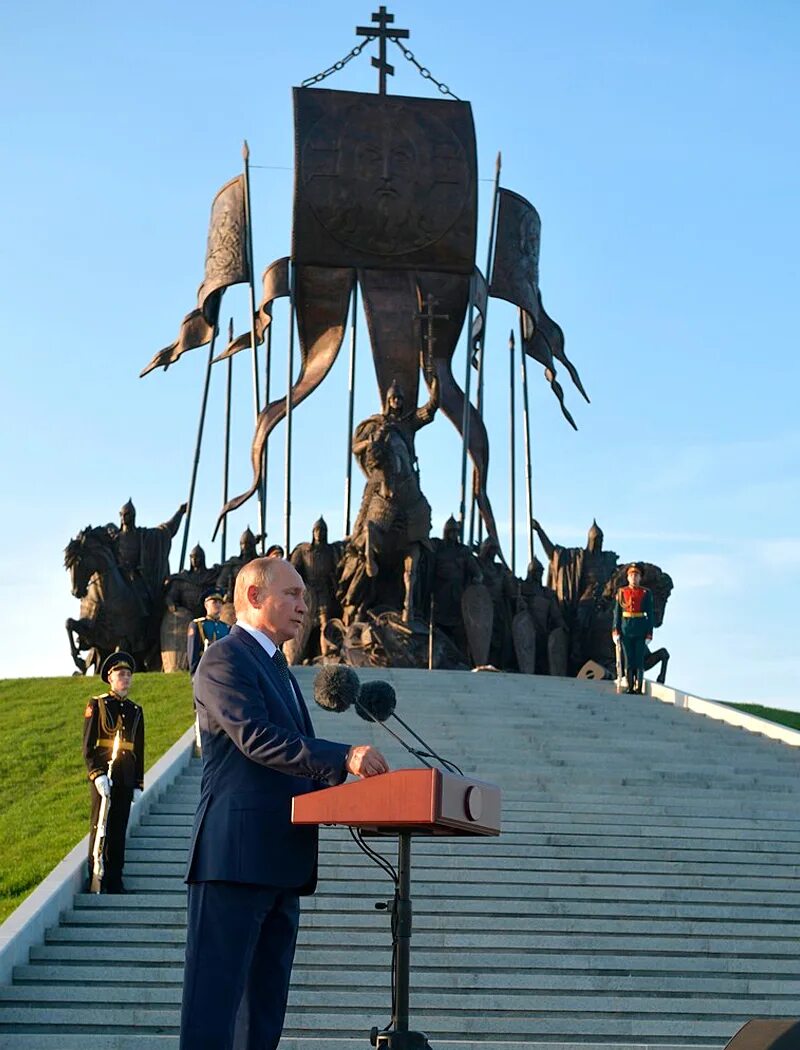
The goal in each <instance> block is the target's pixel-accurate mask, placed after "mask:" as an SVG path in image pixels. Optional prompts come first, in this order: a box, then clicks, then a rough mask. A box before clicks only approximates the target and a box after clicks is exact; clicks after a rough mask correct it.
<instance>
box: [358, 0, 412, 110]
mask: <svg viewBox="0 0 800 1050" xmlns="http://www.w3.org/2000/svg"><path fill="white" fill-rule="evenodd" d="M372 21H373V22H377V23H378V24H377V26H356V36H371V37H377V38H378V47H379V51H378V57H377V58H373V59H372V65H373V66H374V67H375V69H377V70H378V94H379V95H385V94H386V75H387V74H388V75H389V76H392V77H393V76H394V66H392V65H389V63H388V62H387V61H386V41H387V40H398V39H402V40H407V39H408V37H409V31H408V30H407V29H390V28H389V26H390V25H391V24H392V22H394V15H392V14H389V12H388V11H387V10H386V7H385V6H384V5H383V4H381V6H380V7H379V8H378V10H377V11H375V12H373V14H372Z"/></svg>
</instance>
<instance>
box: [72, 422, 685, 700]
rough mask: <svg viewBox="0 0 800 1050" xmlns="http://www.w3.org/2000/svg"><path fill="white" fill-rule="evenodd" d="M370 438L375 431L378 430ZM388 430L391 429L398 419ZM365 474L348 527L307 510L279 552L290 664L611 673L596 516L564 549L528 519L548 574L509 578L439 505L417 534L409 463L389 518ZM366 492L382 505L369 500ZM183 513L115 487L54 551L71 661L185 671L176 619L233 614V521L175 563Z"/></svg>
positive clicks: (378, 482) (662, 589)
mask: <svg viewBox="0 0 800 1050" xmlns="http://www.w3.org/2000/svg"><path fill="white" fill-rule="evenodd" d="M374 420H375V417H371V419H370V420H365V422H364V423H363V424H361V426H360V427H359V428H358V429H357V431H356V437H355V439H354V450H355V447H356V445H357V444H361V443H363V442H367V444H368V449H367V450H366V451H365V453H364V455H365V456H366V458H368V459H370V458H371V456H372V455H373V454H375V452H374V446H375V445H376V444H377V443H378V442H376V440H375V438H374V437H371V438H364V437H363V433H364V432H365V431H368V430H369V427H368V426H367V424H370V423H372V422H374ZM385 425H386V424H381V426H385ZM379 440H380V442H384V443H385V442H387V439H386V438H385V436H383V437H381V438H380V439H379ZM394 440H395V441H398V442H404V438H402V436H401V432H400V431H398V432H396V433H395V435H394ZM379 447H384V445H383V444H381V445H379ZM356 454H357V453H356ZM399 458H401V457H399ZM365 473H366V476H367V480H366V483H365V486H364V495H363V499H362V504H361V509H360V511H359V514H358V517H357V518H356V522H355V525H354V528H353V531H352V533H351V535H350V536H347V537H345V538H344V539H343V540H337V541H334V542H331V541H330V540H329V538H328V526H327V524H326V522H325V520H324V518H320V519H319V520H318V521H317V522H315V524H314V527H313V532H312V536H311V539H310V541H308V542H303V543H299V544H297V545H296V546H295V547H294V549H293V550H292V551H291V553H290V555H289V560H290V561H291V563H292V564H293V565H294V566H295V568H296V569H297V571H298V572H299V573H300V575H301V576H302V578H303V580H304V581H305V584H306V587H307V590H308V612H307V614H306V619H305V622H304V624H303V627H302V629H301V630H300V632H299V633H298V636H297V638H295V639H294V640H293V641H291V642H288V643H287V644H286V647H285V651H286V656H287V659H288V660H289V662H290V663H294V664H299V663H323V662H325V663H347V664H350V665H352V666H356V667H362V666H375V667H430V668H470V667H473V668H485V669H490V668H491V669H496V670H505V671H520V672H522V673H525V674H552V675H576V674H579V673H584V674H591V675H592V676H595V675H597V674H598V672H599V674H600V675H601V676H602V675H603V674H604V673H606V674H608V675H609V676H611V675H612V674H613V672H614V667H615V651H614V645H613V642H612V616H613V607H614V602H615V597H616V594H617V592H618V590H619V589H620V587H622V586H624V584H625V576H626V568H627V564H626V563H622V564H620V562H619V559H618V557H617V554H616V553H615V552H613V551H608V550H604V549H603V533H602V531H601V529H600V528H599V526H598V525H597V523H596V522H594V523H593V524H592V526H591V528H590V530H589V533H588V536H587V541H586V546H585V547H577V548H575V547H563V546H560V545H559V544H554V543H553V542H552V541H551V540H550V538H549V537H548V536H547V534H546V533H545V532H544V530H543V528H542V527H541V525H540V524H539V523H538V522H536V521H534V523H533V525H534V528H535V530H536V532H537V533H538V535H539V538H540V540H541V543H542V546H543V548H544V550H545V553H546V554H547V556H548V567H547V583H546V584H545V583H544V582H543V575H544V566H543V565H542V563H541V562H540V561H539V560H538V559H536V558H534V559H533V561H532V562H531V563H530V564H529V566H528V571H527V575H526V576H525V578H524V579H521V578H519V577H516V576H515V575H514V574H513V573H512V572H511V570H510V569H509V568H508V566H507V565H506V564H505V563H504V562H503V560H502V558H501V557H500V549H499V547H498V545H497V543H496V541H495V540H494V539H492V538H487V539H485V540H484V541H483V542H482V543H481V545H480V548H479V549H478V550H475V549H471V548H470V547H469V546H467V545H466V544H464V543H462V542H461V540H460V539H459V525H458V521H457V520H456V519H455V518H454V517H452V516H451V517H450V518H449V519H448V520H447V521H446V522H445V524H444V527H443V530H442V535H441V537H440V538H439V537H432V536H431V520H430V507H429V505H428V503H427V500H425V497H424V496H423V495H422V493H421V491H420V488H419V483H418V480H417V478H416V474H413V476H414V478H415V484H414V485H413V486H412V491H413V499H412V500H411V501H410V506H411V507H412V508H415V509H416V511H417V513H416V514H415V515H414V516H413V517H411V518H409V517H408V516H407V515H405V514H403V515H402V525H401V526H393V524H392V523H393V522H394V521H395V518H396V517H397V513H398V502H397V501H396V500H395V499H394V495H393V490H392V489H382V481H383V475H382V474H381V475H380V479H376V477H375V476H374V472H373V471H372V470H371V469H368V468H367V466H365ZM376 501H377V504H378V506H379V507H380V508H381V512H380V513H373V514H370V508H371V507H374V505H375V504H376ZM184 512H185V506H181V507H180V508H179V509H178V511H177V512H176V513H175V515H173V517H172V518H171V519H170V520H169V521H167V522H165V523H164V524H163V525H159V526H157V527H156V528H143V527H140V526H137V525H136V512H135V509H134V507H133V504H132V503H131V501H130V500H129V501H128V502H127V503H126V504H125V506H124V507H123V508H122V510H121V511H120V526H119V527H117V526H115V525H113V524H109V525H105V526H100V527H95V528H92V527H91V526H89V527H87V528H86V529H84V530H83V531H82V532H81V533H80V534H79V535H78V536H77V537H76V538H75V539H74V540H72V541H71V542H70V544H69V545H68V547H67V550H66V565H67V568H68V569H69V570H70V573H71V578H72V590H73V594H74V595H75V597H77V598H80V600H81V615H80V618H79V619H77V620H75V619H70V620H68V621H67V631H68V634H69V638H70V646H71V651H72V657H73V660H74V662H75V665H76V667H77V669H78V671H79V672H80V673H85V672H86V671H87V670H88V669H90V668H91V669H94V671H95V672H98V671H99V668H100V667H101V666H102V664H103V662H104V661H105V660H106V659H107V657H108V656H109V655H110V654H111V653H112V652H114V651H116V650H117V649H124V650H125V651H127V652H130V653H131V654H132V655H133V656H134V658H135V659H136V664H137V666H138V667H140V668H142V669H146V670H158V669H161V668H163V669H164V670H165V671H174V670H182V669H185V668H186V667H187V666H188V665H187V657H186V636H187V632H188V631H189V628H190V625H191V624H192V623H193V621H195V620H196V619H197V618H199V617H202V616H203V615H204V599H205V598H206V596H207V595H208V594H209V593H210V592H214V593H218V594H219V595H220V596H221V598H222V602H223V606H222V617H221V618H222V620H223V621H224V622H226V623H233V622H234V612H233V588H234V584H235V582H236V575H237V573H238V571H239V569H240V568H241V566H242V565H244V564H246V563H247V562H248V561H251V560H252V559H253V558H256V557H258V553H259V552H258V548H257V542H256V537H255V535H254V534H253V532H252V531H251V530H250V529H249V528H248V529H246V530H245V531H244V533H242V536H241V539H240V547H239V553H238V554H236V555H234V556H232V557H231V558H229V559H227V560H226V561H225V562H223V563H221V564H217V565H212V566H209V565H207V564H206V556H205V552H204V550H203V548H202V547H200V546H199V545H198V546H196V547H195V548H194V549H193V550H192V551H191V553H190V556H189V567H188V568H187V569H184V570H182V571H180V572H177V573H174V574H169V573H168V572H167V571H166V569H167V564H168V556H169V549H170V542H171V539H172V536H173V535H174V533H175V531H176V529H177V528H178V526H179V523H180V519H181V517H182V515H183V513H184ZM409 521H413V522H415V523H416V524H414V525H413V526H409V524H408V523H409ZM410 537H413V538H410ZM398 540H399V542H398ZM379 552H380V553H379ZM642 568H643V579H642V583H643V585H644V586H645V587H647V588H648V589H649V590H650V591H651V592H652V594H653V599H654V606H655V625H656V626H657V627H658V626H660V625H661V623H662V621H663V618H664V609H665V606H666V603H667V600H668V598H669V595H670V592H671V590H672V580H671V579H670V577H669V576H668V575H667V574H666V573H665V572H663V571H662V570H661V569H660V568H659V567H658V566H656V565H652V564H649V563H644V564H643V566H642ZM83 651H86V652H87V655H86V656H85V657H84V656H82V655H81V653H82V652H83ZM667 660H668V653H667V652H666V651H665V650H663V649H660V650H658V651H657V652H652V653H651V652H649V650H648V653H647V656H646V661H645V666H646V667H647V668H650V667H654V666H655V665H656V664H658V663H660V665H661V667H660V672H659V680H660V681H663V680H664V675H665V674H666V667H667Z"/></svg>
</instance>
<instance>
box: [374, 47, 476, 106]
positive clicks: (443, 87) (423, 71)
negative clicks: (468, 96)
mask: <svg viewBox="0 0 800 1050" xmlns="http://www.w3.org/2000/svg"><path fill="white" fill-rule="evenodd" d="M389 39H390V40H391V42H392V43H393V44H397V46H398V47H399V48H400V50H401V51H402V52H403V57H404V58H407V59H408V61H409V62H411V64H412V65H415V66H416V67H417V69H418V70H419V74H420V76H421V77H422V78H423V80H432V81H433V83H434V84H435V85H436V86H437V88H438V89H439V91H440V92H441V93H442V94H443V95H449V96H450V98H454V99H455V100H456V102H460V101H461V99H460V98H459V97H458V95H454V94H453V92H452V91H451V90H450V88H449V87H448V86H447V84H441V83H440V82H439V81H438V80H437V79H436V77H435V76H434V75H433V73H431V71H430V70H429V69H427V68H426V67H425V66H421V65H420V64H419V62H418V61H417V60H416V58H415V57H414V52H413V51H410V50H409V49H408V48H407V47H406V46H405V45H404V44H401V43H400V40H399V39H398V38H397V37H396V36H390V37H389Z"/></svg>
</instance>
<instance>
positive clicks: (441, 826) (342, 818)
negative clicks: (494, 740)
mask: <svg viewBox="0 0 800 1050" xmlns="http://www.w3.org/2000/svg"><path fill="white" fill-rule="evenodd" d="M500 818H501V814H500V788H498V787H497V786H496V785H494V784H486V783H483V782H482V781H480V780H472V779H470V778H469V777H462V776H456V775H455V774H453V773H447V772H444V771H442V770H440V769H398V770H394V771H392V772H391V773H383V774H381V775H380V776H377V777H368V778H367V779H365V780H356V781H351V782H349V783H347V784H340V785H339V786H338V787H332V788H324V789H322V790H320V791H312V792H309V794H307V795H297V796H296V797H295V798H294V800H293V802H292V822H293V823H294V824H343V825H347V826H350V827H356V828H362V829H363V830H366V831H380V832H400V831H411V832H414V833H415V834H421V835H499V834H500Z"/></svg>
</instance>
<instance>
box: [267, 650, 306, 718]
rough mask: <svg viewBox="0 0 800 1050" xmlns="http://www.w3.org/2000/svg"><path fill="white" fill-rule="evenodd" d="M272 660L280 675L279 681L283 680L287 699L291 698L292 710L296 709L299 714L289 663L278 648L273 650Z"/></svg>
mask: <svg viewBox="0 0 800 1050" xmlns="http://www.w3.org/2000/svg"><path fill="white" fill-rule="evenodd" d="M272 662H273V663H274V664H275V666H276V667H277V669H278V674H279V675H280V677H281V681H282V682H283V685H284V688H285V690H286V693H287V694H288V695H287V699H288V698H289V697H291V699H292V706H293V708H294V710H295V711H297V713H298V714H299V713H300V704H299V703H298V700H297V697H296V696H295V692H294V686H293V685H292V680H291V678H290V677H289V664H288V663H287V661H286V657H285V656H284V655H283V653H282V652H281V651H280V649H276V650H275V652H274V653H273V654H272Z"/></svg>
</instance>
